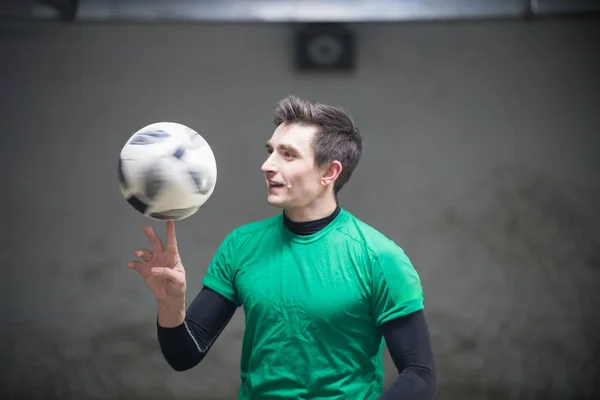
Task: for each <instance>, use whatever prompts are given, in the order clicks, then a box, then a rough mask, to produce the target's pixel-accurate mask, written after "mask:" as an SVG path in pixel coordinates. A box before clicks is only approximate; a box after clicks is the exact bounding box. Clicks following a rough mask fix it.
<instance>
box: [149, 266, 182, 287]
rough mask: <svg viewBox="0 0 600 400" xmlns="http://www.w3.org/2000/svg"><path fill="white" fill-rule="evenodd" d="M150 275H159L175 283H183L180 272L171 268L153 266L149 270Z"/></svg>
mask: <svg viewBox="0 0 600 400" xmlns="http://www.w3.org/2000/svg"><path fill="white" fill-rule="evenodd" d="M151 272H152V275H155V276H159V277H162V278H165V279H167V280H169V281H171V282H172V283H173V284H175V285H183V277H182V276H181V273H177V272H175V271H173V270H172V269H171V268H163V267H154V268H152V270H151Z"/></svg>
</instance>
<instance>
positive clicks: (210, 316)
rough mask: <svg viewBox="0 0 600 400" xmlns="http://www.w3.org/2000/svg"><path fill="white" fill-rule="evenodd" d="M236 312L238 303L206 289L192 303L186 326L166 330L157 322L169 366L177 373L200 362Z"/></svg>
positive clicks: (184, 324) (163, 351)
mask: <svg viewBox="0 0 600 400" xmlns="http://www.w3.org/2000/svg"><path fill="white" fill-rule="evenodd" d="M236 310H237V305H236V304H234V303H232V302H231V301H229V300H227V299H226V298H224V297H222V296H221V295H219V294H218V293H217V292H214V291H212V290H210V289H209V288H207V287H204V288H203V289H202V290H201V291H200V293H198V295H197V296H196V298H195V299H194V300H193V301H192V304H190V307H189V308H188V310H187V313H186V314H185V317H184V319H183V322H182V323H180V324H179V325H177V326H174V327H164V326H161V325H162V324H161V323H160V320H157V331H158V332H157V333H158V342H159V344H160V349H161V351H162V354H163V356H164V358H165V360H166V361H167V363H169V365H170V366H171V367H172V368H173V369H174V370H176V371H185V370H188V369H190V368H193V367H194V366H196V365H197V364H198V363H200V361H202V359H203V358H204V356H205V355H206V354H207V353H208V351H209V350H210V348H211V347H212V345H213V343H214V342H215V340H216V339H217V338H218V337H219V335H220V334H221V332H222V331H223V329H225V327H226V326H227V324H228V323H229V321H230V320H231V318H232V317H233V315H234V314H235V311H236Z"/></svg>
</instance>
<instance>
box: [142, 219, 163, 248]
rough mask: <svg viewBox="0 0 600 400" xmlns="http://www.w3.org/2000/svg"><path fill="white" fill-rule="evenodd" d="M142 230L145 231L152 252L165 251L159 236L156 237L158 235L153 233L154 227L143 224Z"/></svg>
mask: <svg viewBox="0 0 600 400" xmlns="http://www.w3.org/2000/svg"><path fill="white" fill-rule="evenodd" d="M144 232H145V233H146V236H147V237H148V240H149V241H150V244H151V245H152V251H153V252H154V253H162V252H163V251H165V250H164V248H163V244H162V240H160V237H158V235H157V234H156V233H154V229H152V227H150V226H145V227H144Z"/></svg>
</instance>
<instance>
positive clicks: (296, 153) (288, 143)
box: [261, 124, 327, 209]
mask: <svg viewBox="0 0 600 400" xmlns="http://www.w3.org/2000/svg"><path fill="white" fill-rule="evenodd" d="M315 131H316V128H315V127H313V126H303V125H295V124H292V125H286V124H281V125H279V126H278V127H277V128H276V129H275V132H273V136H272V137H271V139H270V140H269V141H268V142H267V152H268V154H269V155H268V158H267V160H266V161H265V162H264V164H263V165H262V167H261V170H262V171H263V173H264V174H265V179H266V182H267V190H268V196H267V201H268V202H269V204H271V205H273V206H276V207H281V208H284V209H293V208H302V207H306V206H308V205H310V204H311V203H312V202H313V201H315V200H316V199H318V198H319V197H320V196H323V195H324V194H325V190H326V185H324V180H323V177H324V175H326V171H327V167H324V168H317V167H316V166H315V156H314V151H313V146H312V140H313V138H314V136H315Z"/></svg>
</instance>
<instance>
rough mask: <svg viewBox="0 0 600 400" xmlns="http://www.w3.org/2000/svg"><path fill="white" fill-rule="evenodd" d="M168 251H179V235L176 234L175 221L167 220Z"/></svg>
mask: <svg viewBox="0 0 600 400" xmlns="http://www.w3.org/2000/svg"><path fill="white" fill-rule="evenodd" d="M167 251H168V252H169V253H177V237H176V236H175V222H173V221H172V220H169V221H167Z"/></svg>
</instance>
